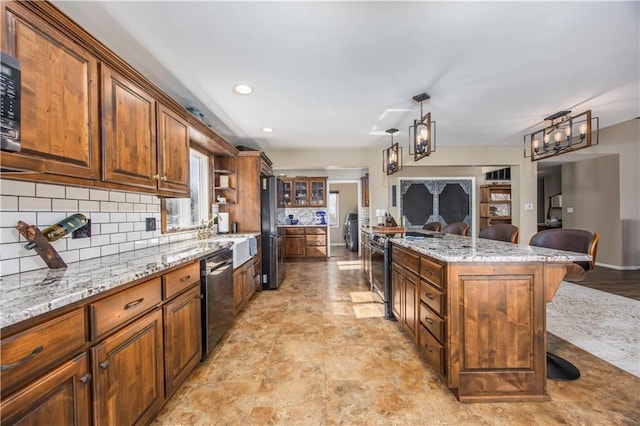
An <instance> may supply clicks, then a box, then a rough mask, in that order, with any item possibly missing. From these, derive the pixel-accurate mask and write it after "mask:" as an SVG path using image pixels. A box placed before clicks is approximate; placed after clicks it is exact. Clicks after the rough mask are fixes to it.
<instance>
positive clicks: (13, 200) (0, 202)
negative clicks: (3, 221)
mask: <svg viewBox="0 0 640 426" xmlns="http://www.w3.org/2000/svg"><path fill="white" fill-rule="evenodd" d="M0 209H1V210H2V211H5V212H6V211H17V210H18V197H17V196H15V195H3V196H2V198H0Z"/></svg>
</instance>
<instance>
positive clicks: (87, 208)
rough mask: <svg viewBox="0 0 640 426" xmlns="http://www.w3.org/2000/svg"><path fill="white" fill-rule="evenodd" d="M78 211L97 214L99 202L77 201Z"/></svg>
mask: <svg viewBox="0 0 640 426" xmlns="http://www.w3.org/2000/svg"><path fill="white" fill-rule="evenodd" d="M78 210H79V211H81V212H99V211H100V202H99V201H83V200H80V201H78Z"/></svg>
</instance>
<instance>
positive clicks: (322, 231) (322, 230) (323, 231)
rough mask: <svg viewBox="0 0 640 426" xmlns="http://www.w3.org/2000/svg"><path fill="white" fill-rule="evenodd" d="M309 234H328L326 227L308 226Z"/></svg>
mask: <svg viewBox="0 0 640 426" xmlns="http://www.w3.org/2000/svg"><path fill="white" fill-rule="evenodd" d="M307 235H327V229H326V228H307Z"/></svg>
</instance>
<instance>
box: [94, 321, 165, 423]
mask: <svg viewBox="0 0 640 426" xmlns="http://www.w3.org/2000/svg"><path fill="white" fill-rule="evenodd" d="M162 339H163V336H162V311H161V310H160V309H156V310H154V311H152V312H150V313H149V314H147V315H145V316H143V317H142V318H140V319H139V320H137V321H135V322H133V323H132V324H130V325H129V326H127V327H125V328H124V329H122V330H120V331H119V332H117V333H116V334H114V335H112V336H110V337H108V338H107V339H105V340H104V341H103V342H102V343H100V344H98V345H96V346H95V347H93V348H92V349H91V353H92V358H93V376H94V390H93V392H94V393H93V395H94V397H93V405H94V417H95V423H96V425H103V424H104V425H137V424H140V425H143V424H147V423H149V422H150V421H151V419H152V418H153V416H154V415H155V414H156V413H157V412H158V410H159V409H160V407H161V406H162V404H163V402H164V381H163V371H164V368H163V356H162Z"/></svg>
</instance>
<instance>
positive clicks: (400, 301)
mask: <svg viewBox="0 0 640 426" xmlns="http://www.w3.org/2000/svg"><path fill="white" fill-rule="evenodd" d="M392 250H393V253H392V258H393V259H395V260H396V262H395V263H394V264H393V266H392V269H391V277H392V278H391V294H392V304H391V308H392V312H393V314H394V315H395V316H396V318H397V320H398V322H400V323H401V324H402V325H403V326H404V328H405V330H406V331H407V332H408V333H409V335H410V336H411V337H412V338H413V339H414V341H417V339H416V335H417V334H416V333H417V318H418V316H417V306H416V298H417V294H418V293H417V289H418V287H419V283H420V279H419V277H418V268H419V260H418V259H419V258H418V256H416V255H414V254H413V253H411V252H409V251H407V250H404V249H401V248H399V247H396V246H393V249H392Z"/></svg>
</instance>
